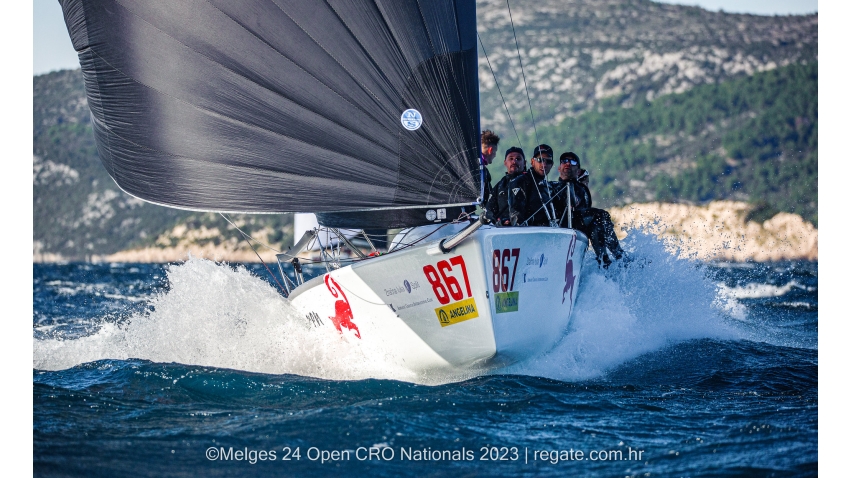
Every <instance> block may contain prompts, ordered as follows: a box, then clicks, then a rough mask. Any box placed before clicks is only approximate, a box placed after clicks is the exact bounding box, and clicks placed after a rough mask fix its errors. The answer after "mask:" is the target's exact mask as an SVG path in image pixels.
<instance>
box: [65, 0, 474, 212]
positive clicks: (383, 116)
mask: <svg viewBox="0 0 850 478" xmlns="http://www.w3.org/2000/svg"><path fill="white" fill-rule="evenodd" d="M60 3H61V4H62V9H63V11H64V14H65V22H66V24H67V26H68V31H69V33H70V35H71V40H72V41H73V44H74V48H75V49H76V50H77V52H78V54H79V58H80V65H81V66H82V70H83V74H84V77H85V84H86V93H87V96H88V101H89V106H90V108H91V110H92V124H93V128H94V131H95V137H96V140H97V145H98V153H99V155H100V158H101V160H102V161H103V164H104V165H105V166H106V169H107V170H108V171H109V174H110V175H111V176H112V178H113V179H114V180H115V182H116V183H117V184H118V186H120V187H121V188H122V189H123V190H124V191H126V192H128V193H130V194H132V195H134V196H136V197H138V198H141V199H144V200H147V201H150V202H153V203H157V204H162V205H166V206H172V207H179V208H184V209H195V210H205V211H223V212H224V211H229V212H248V213H251V212H256V213H271V212H317V213H320V212H344V211H366V210H382V209H383V210H386V209H390V210H398V209H408V208H417V209H418V208H421V207H423V206H427V208H426V209H419V210H420V211H423V212H422V215H424V212H425V211H426V210H430V209H433V208H437V207H440V206H442V207H446V206H467V207H466V208H465V209H467V210H470V211H471V208H469V207H468V206H469V205H472V204H474V203H475V202H476V201H477V198H478V196H479V194H480V187H481V179H480V173H479V161H478V134H479V111H478V63H477V48H476V43H475V41H476V30H475V28H476V27H475V1H474V0H420V1H417V0H316V1H313V0H310V1H305V0H237V1H233V0H60ZM408 110H416V111H415V112H408V113H407V117H408V119H407V120H406V124H403V121H402V115H403V113H405V112H406V111H408ZM417 113H418V114H417ZM397 213H398V211H395V212H394V213H393V214H392V216H393V218H394V219H393V220H394V221H396V222H398V218H399V214H397ZM376 214H377V216H376ZM417 215H418V214H417ZM432 215H433V214H432ZM370 216H371V217H372V222H373V225H374V223H380V219H379V218H380V212H378V211H375V212H373V213H371V214H370ZM376 217H377V218H378V219H377V220H375V218H376Z"/></svg>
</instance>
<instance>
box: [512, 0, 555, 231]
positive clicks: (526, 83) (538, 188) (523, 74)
mask: <svg viewBox="0 0 850 478" xmlns="http://www.w3.org/2000/svg"><path fill="white" fill-rule="evenodd" d="M505 3H506V4H507V6H508V18H510V20H511V31H513V32H514V44H515V45H516V56H517V58H518V59H519V68H520V71H522V83H523V85H524V86H525V98H526V99H527V100H528V111H529V112H531V126H532V127H534V141H535V142H536V143H537V146H536V147H539V146H540V138H539V137H538V136H537V123H536V122H535V121H534V108H532V107H531V95H530V94H529V93H528V82H527V81H526V79H525V67H524V66H523V65H522V54H521V53H520V52H519V40H518V39H517V36H516V28H514V17H513V14H512V13H511V2H510V0H505ZM532 156H533V152H532ZM540 158H541V160H542V159H543V152H541V153H540ZM532 161H534V159H532ZM545 170H546V169H545V166H544V171H545ZM532 180H534V173H533V172H532ZM543 180H544V181H545V182H546V191H547V195H549V196H551V195H552V191H550V190H549V181H548V178H547V175H546V174H544V175H543ZM534 188H535V189H537V195H538V196H540V202H545V201H544V200H543V193H542V192H540V185H538V184H537V181H535V182H534ZM543 210H544V211H545V212H546V219H548V220H549V224H550V225H553V219H552V215H551V214H550V213H549V208H544V209H543Z"/></svg>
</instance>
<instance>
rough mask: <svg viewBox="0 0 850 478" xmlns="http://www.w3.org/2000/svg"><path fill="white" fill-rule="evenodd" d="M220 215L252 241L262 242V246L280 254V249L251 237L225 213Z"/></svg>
mask: <svg viewBox="0 0 850 478" xmlns="http://www.w3.org/2000/svg"><path fill="white" fill-rule="evenodd" d="M218 215H219V216H221V217H223V218H224V220H225V221H227V223H228V224H230V225H231V226H233V227H234V228H235V229H236V230H237V231H239V232H240V233H242V235H243V236H245V237H247V238H248V239H251V240H252V241H254V242H256V243H257V244H260V245H262V246H265V247H266V249H271V250H273V251H275V252H277V253H278V254H280V251H279V250H277V249H275V248H274V247H272V246H270V245H268V244H265V243H263V242H260V241H258V240H257V239H254V238H253V237H251V236H250V235H248V233H246V232H245V231H243V230H242V229H239V226H237V225H236V224H233V222H231V220H230V219H228V218H227V216H225V215H224V214H222V213H218Z"/></svg>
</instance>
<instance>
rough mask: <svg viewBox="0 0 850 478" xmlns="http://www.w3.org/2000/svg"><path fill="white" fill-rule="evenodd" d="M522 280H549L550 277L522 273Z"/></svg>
mask: <svg viewBox="0 0 850 478" xmlns="http://www.w3.org/2000/svg"><path fill="white" fill-rule="evenodd" d="M522 282H523V283H525V282H549V278H548V277H528V274H523V275H522Z"/></svg>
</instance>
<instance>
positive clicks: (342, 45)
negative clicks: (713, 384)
mask: <svg viewBox="0 0 850 478" xmlns="http://www.w3.org/2000/svg"><path fill="white" fill-rule="evenodd" d="M60 3H61V4H62V9H63V12H64V15H65V22H66V25H67V27H68V31H69V34H70V36H71V39H72V42H73V44H74V48H75V49H76V51H77V52H78V55H79V60H80V65H81V67H82V71H83V75H84V79H85V86H86V94H87V97H88V104H89V107H90V108H91V113H92V116H91V118H92V127H93V129H94V133H95V138H96V141H97V148H98V154H99V156H100V159H101V161H102V162H103V165H104V166H105V167H106V169H107V171H108V172H109V174H110V175H111V176H112V178H113V179H114V180H115V182H116V184H117V185H118V186H119V187H120V188H121V189H122V190H123V191H125V192H126V193H128V194H130V195H132V196H135V197H137V198H140V199H142V200H145V201H148V202H151V203H154V204H159V205H163V206H168V207H175V208H182V209H188V210H197V211H216V212H232V213H256V214H281V213H315V214H316V216H317V218H318V222H319V224H320V227H319V228H316V229H314V230H313V231H311V232H310V233H309V234H305V237H304V238H303V240H302V241H299V244H301V246H302V247H303V246H304V245H305V244H306V243H307V242H309V241H311V240H315V239H317V238H319V237H320V236H321V234H320V229H324V230H325V231H334V233H336V234H337V235H336V236H335V237H336V238H337V239H336V242H335V243H336V244H337V247H339V245H340V244H341V243H343V242H348V241H349V239H350V238H351V237H352V236H351V234H347V233H340V232H339V231H341V230H369V229H384V230H386V229H389V228H406V229H407V230H406V233H405V235H404V237H407V239H406V240H404V241H399V240H396V242H395V243H394V244H392V246H391V247H390V248H389V251H388V252H387V253H384V254H359V255H357V256H355V257H354V258H353V259H351V260H348V261H339V260H338V258H337V260H327V261H325V262H324V265H325V267H326V271H325V273H323V274H321V275H319V276H318V277H315V278H313V279H311V280H306V281H304V280H303V279H301V274H300V265H299V263H298V261H297V257H298V256H297V253H298V252H299V250H298V247H293V248H291V249H290V250H289V251H286V252H284V253H283V254H282V255H281V256H280V263H281V264H286V265H287V266H292V267H295V268H299V270H298V271H296V273H295V277H296V279H295V280H294V281H291V286H290V285H289V282H290V280H289V279H285V281H287V287H286V288H287V292H286V293H287V295H288V300H289V301H290V302H291V304H292V306H294V307H295V308H296V309H297V310H298V311H300V313H301V314H303V316H304V320H305V321H307V322H308V323H309V325H310V326H311V327H314V328H315V329H316V333H329V334H336V335H338V336H339V338H340V340H347V341H356V342H358V343H359V344H360V345H361V346H362V347H364V348H370V349H372V350H374V351H377V352H381V353H384V354H386V356H387V357H390V358H394V359H396V360H397V361H398V362H399V363H402V364H404V366H405V367H407V368H409V369H410V370H412V371H414V372H416V373H429V372H432V371H439V370H464V369H471V368H478V367H487V366H490V365H493V364H504V363H510V362H513V361H517V360H521V359H523V358H525V357H528V356H531V355H534V354H538V353H540V352H541V351H545V350H546V349H548V348H550V347H552V346H553V345H554V344H555V342H556V341H557V340H558V339H559V338H560V337H561V336H563V333H564V332H565V330H566V329H567V327H568V324H569V320H570V316H571V313H572V309H573V306H574V304H575V300H576V291H577V288H578V284H579V278H580V275H581V266H582V262H583V257H584V254H585V251H586V250H587V245H588V242H587V238H586V237H585V236H584V235H583V234H582V233H580V232H577V231H575V230H573V229H568V228H556V227H493V226H492V225H488V224H486V220H485V219H484V218H483V217H478V218H476V216H475V211H476V206H478V205H480V203H481V201H482V199H481V197H482V195H483V178H484V171H483V166H482V165H481V162H480V160H479V148H480V142H479V135H480V129H481V128H480V115H479V98H478V54H477V44H476V19H475V17H476V5H475V1H474V0H429V1H427V2H421V1H416V0H325V1H320V2H305V1H302V0H243V1H239V2H233V1H229V0H203V1H201V0H179V1H175V0H150V1H130V0H60ZM364 237H365V238H366V239H367V240H368V234H364ZM351 240H353V239H351ZM326 246H327V245H326ZM355 249H356V248H355Z"/></svg>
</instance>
